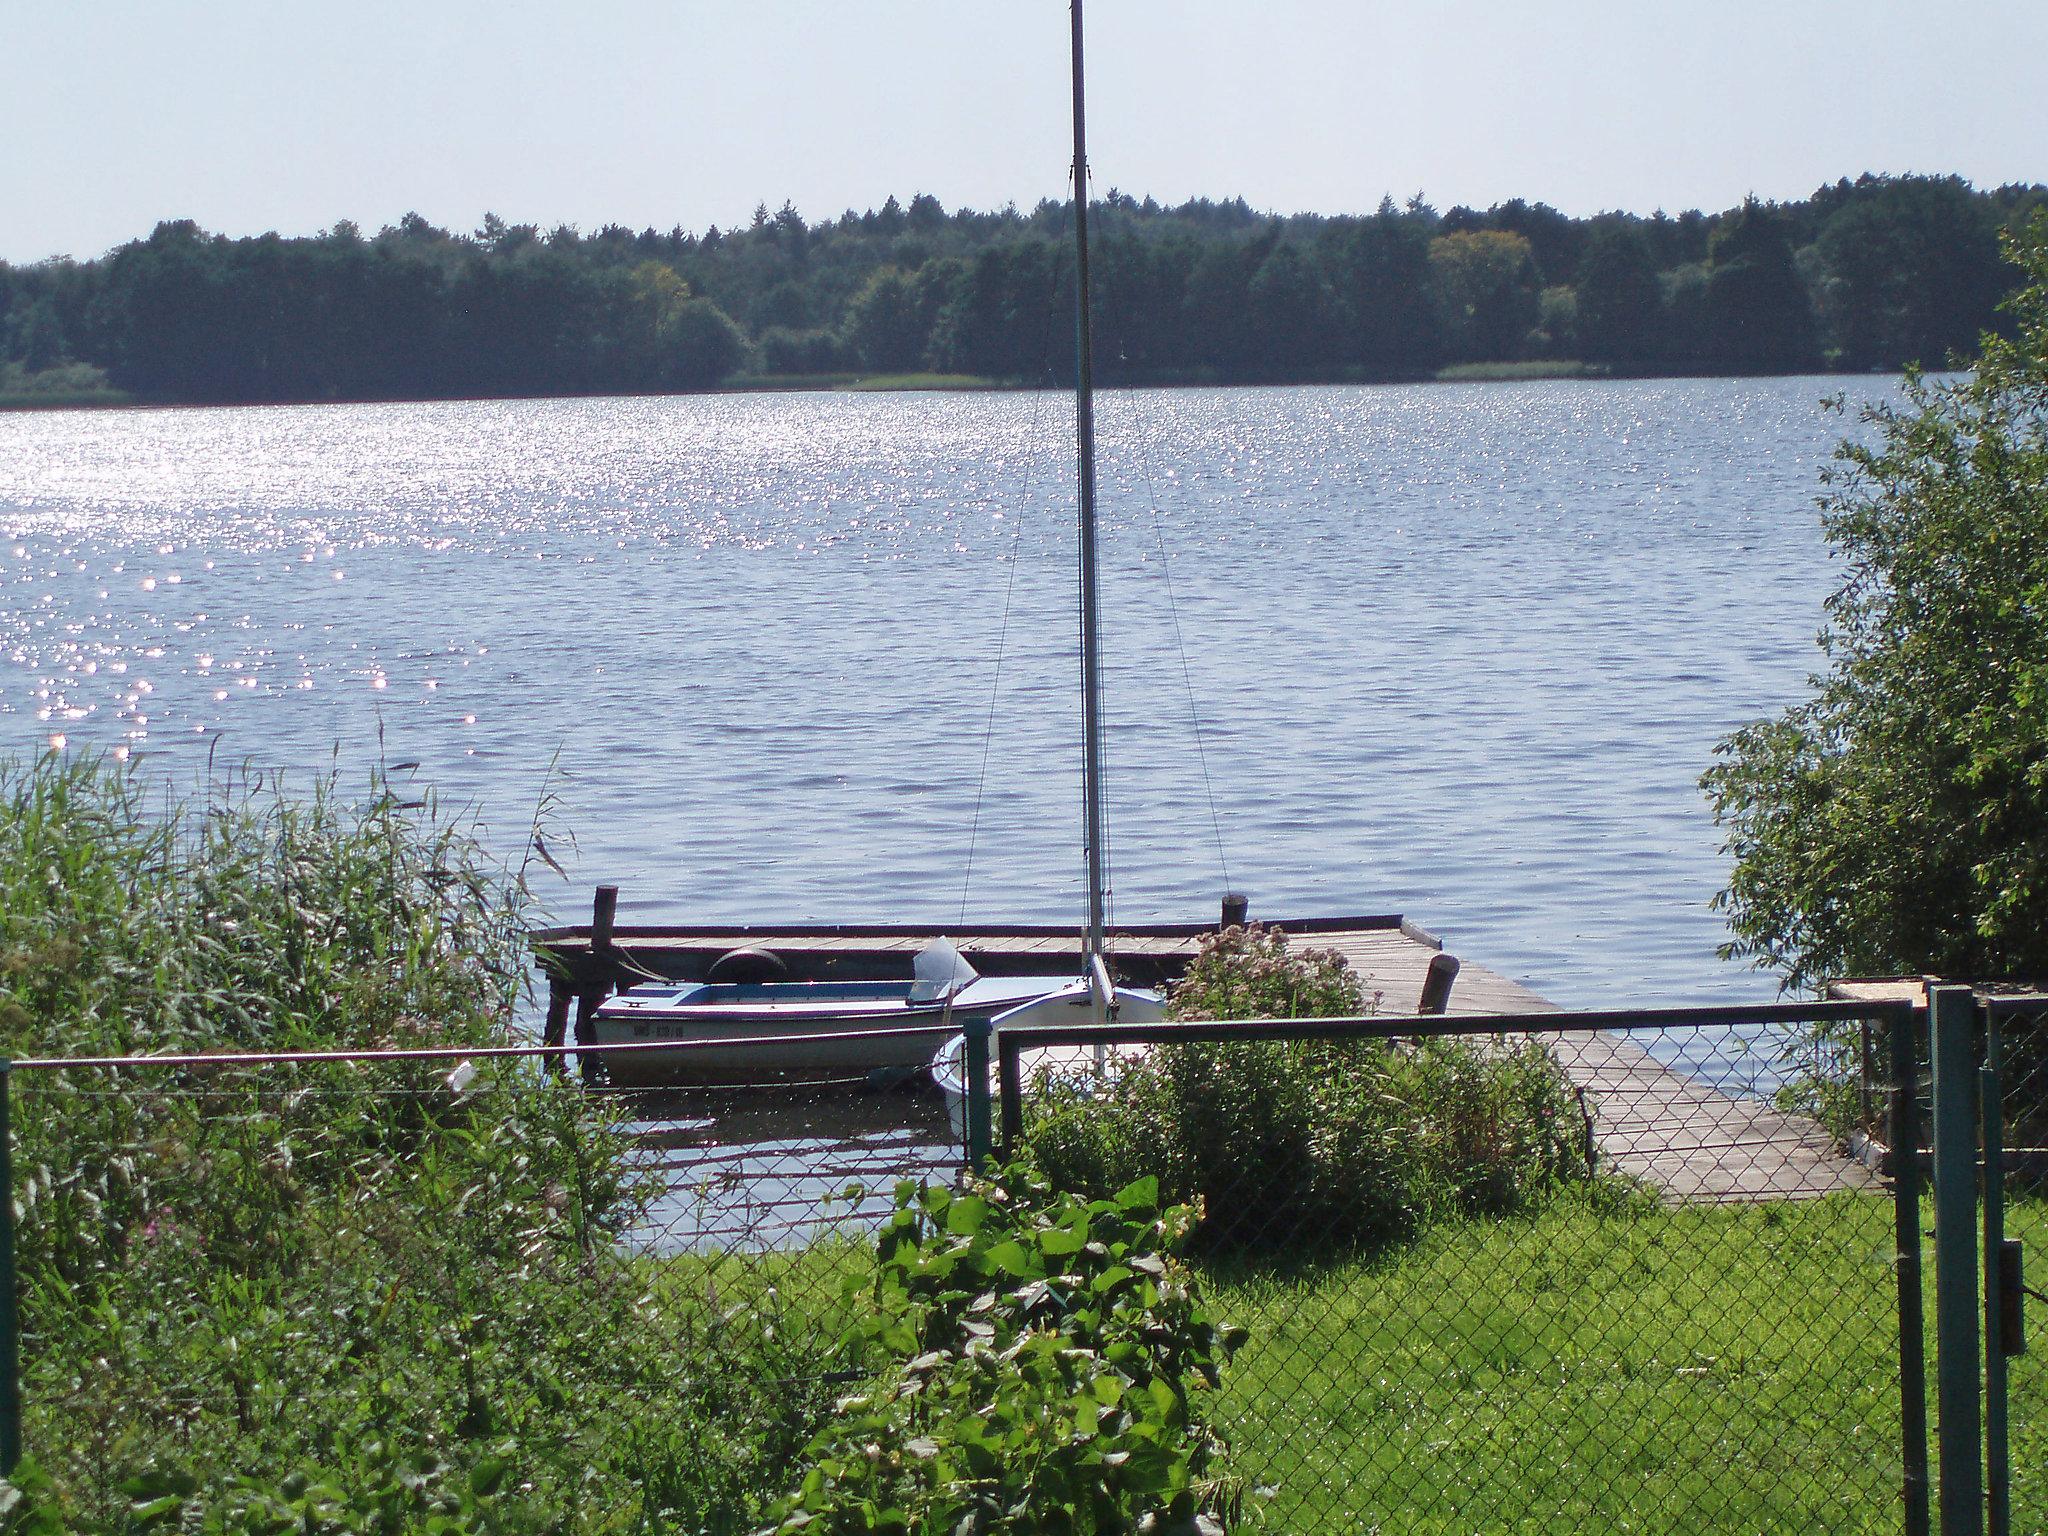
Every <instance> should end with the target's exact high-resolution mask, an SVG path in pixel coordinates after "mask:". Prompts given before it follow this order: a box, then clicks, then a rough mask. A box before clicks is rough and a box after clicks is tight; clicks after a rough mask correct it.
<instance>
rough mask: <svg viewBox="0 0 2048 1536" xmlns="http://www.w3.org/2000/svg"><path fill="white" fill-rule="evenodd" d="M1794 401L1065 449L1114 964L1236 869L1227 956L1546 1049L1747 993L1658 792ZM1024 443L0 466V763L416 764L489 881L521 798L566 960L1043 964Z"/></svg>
mask: <svg viewBox="0 0 2048 1536" xmlns="http://www.w3.org/2000/svg"><path fill="white" fill-rule="evenodd" d="M1835 387H1836V385H1835V384H1834V382H1833V381H1824V380H1818V379H1789V380H1763V381H1740V382H1735V381H1725V380H1724V381H1651V382H1564V383H1538V384H1477V385H1432V386H1420V387H1414V388H1358V389H1346V388H1319V389H1268V390H1174V391H1150V392H1133V393H1112V394H1109V395H1107V396H1105V397H1104V398H1103V400H1102V402H1101V413H1100V414H1101V430H1102V434H1103V439H1102V491H1103V524H1102V539H1103V560H1104V569H1105V576H1104V590H1105V603H1106V617H1105V627H1106V656H1107V665H1108V669H1109V689H1110V696H1109V697H1110V702H1109V731H1110V738H1109V739H1110V765H1111V776H1110V805H1111V817H1112V837H1113V854H1114V863H1115V872H1116V900H1115V909H1116V912H1117V914H1118V915H1119V916H1121V917H1125V918H1133V919H1135V918H1146V917H1160V918H1195V917H1206V916H1209V915H1210V914H1212V913H1213V912H1214V910H1215V902H1216V896H1217V893H1218V892H1219V891H1221V890H1222V889H1223V888H1224V885H1225V873H1224V863H1225V860H1227V867H1228V880H1229V883H1230V884H1232V885H1234V886H1235V887H1237V888H1239V889H1243V890H1246V891H1248V892H1250V893H1251V894H1252V897H1253V910H1254V913H1255V914H1257V913H1258V912H1262V911H1263V912H1265V913H1268V914H1276V913H1281V912H1305V911H1318V912H1347V913H1362V912H1402V913H1405V914H1407V915H1408V916H1409V917H1410V918H1412V919H1413V920H1415V921H1417V922H1419V923H1421V924H1423V925H1424V926H1425V927H1429V928H1432V929H1434V930H1436V931H1438V932H1441V933H1443V934H1444V935H1445V936H1446V938H1447V940H1448V942H1449V944H1450V947H1451V948H1453V949H1454V950H1455V951H1457V952H1459V953H1460V954H1463V955H1465V956H1467V957H1469V958H1471V959H1474V960H1478V961H1480V962H1482V963H1485V964H1487V965H1491V966H1493V967H1494V968H1496V969H1499V970H1503V971H1506V972H1508V973H1509V974H1511V975H1513V976H1515V977H1517V978H1519V979H1522V980H1525V981H1527V982H1529V983H1530V984H1532V985H1533V986H1535V987H1536V988H1537V989H1538V990H1539V991H1541V992H1543V993H1545V994H1546V995H1548V996H1550V997H1552V998H1555V999H1557V1000H1559V1001H1561V1002H1565V1003H1571V1004H1587V1005H1591V1004H1596V1003H1605V1002H1616V1003H1619V1002H1636V1001H1648V1000H1653V999H1655V1000H1665V1001H1674V1002H1677V1001H1708V1000H1719V999H1736V998H1753V997H1765V996H1768V995H1770V994H1771V992H1772V990H1773V986H1772V983H1771V982H1770V981H1769V980H1768V979H1767V978H1763V977H1759V976H1756V975H1754V974H1751V973H1748V972H1745V971H1742V970H1740V969H1738V968H1736V967H1734V966H1731V965H1728V964H1726V963H1724V962H1721V961H1719V960H1717V959H1716V958H1715V956H1714V947H1715V945H1716V944H1717V943H1718V942H1719V940H1720V938H1721V929H1720V924H1719V920H1718V918H1717V917H1716V916H1715V915H1714V914H1713V913H1712V912H1710V911H1709V908H1708V903H1709V900H1710V898H1711V897H1712V896H1713V894H1714V892H1715V891H1716V890H1717V889H1718V887H1719V885H1720V883H1721V880H1722V876H1723V872H1724V866H1723V861H1722V860H1721V858H1720V857H1719V855H1718V854H1717V852H1716V848H1717V842H1718V839H1717V835H1716V832H1715V829H1714V827H1713V824H1712V820H1711V817H1710V816H1709V814H1708V811H1707V808H1706V806H1705V804H1704V802H1703V801H1702V800H1701V798H1700V795H1699V793H1698V790H1697V788H1696V780H1697V779H1698V776H1699V774H1700V772H1701V770H1702V769H1703V768H1704V767H1706V766H1707V764H1708V763H1709V761H1710V750H1711V748H1712V746H1713V744H1714V742H1715V741H1716V740H1717V739H1718V738H1719V737H1721V736H1722V735H1724V734H1725V733H1726V732H1727V731H1728V730H1729V729H1730V728H1731V727H1733V726H1735V725H1737V724H1740V723H1741V722H1743V721H1745V720H1748V719H1751V718H1754V717H1756V716H1758V715H1760V714H1764V713H1768V712H1772V711H1774V710H1776V709H1777V708H1779V707H1782V705H1783V704H1785V703H1786V702H1788V701H1790V700H1791V699H1793V698H1794V697H1796V696H1797V695H1798V693H1799V692H1800V690H1801V689H1802V687H1803V684H1804V679H1805V677H1806V674H1807V673H1808V672H1809V671H1810V670H1812V668H1813V666H1814V665H1815V661H1816V655H1817V653H1816V652H1815V651H1814V648H1813V644H1812V636H1813V632H1814V630H1815V629H1816V627H1817V626H1818V624H1819V621H1820V616H1821V615H1820V603H1821V599H1822V598H1823V597H1824V596H1825V594H1826V592H1827V591H1828V589H1829V587H1830V585H1831V582H1832V579H1833V572H1832V571H1831V570H1830V567H1829V564H1828V560H1827V556H1826V550H1825V547H1824V545H1823V544H1822V542H1821V540H1820V537H1819V533H1818V528H1817V524H1816V518H1815V513H1814V508H1813V503H1812V498H1813V495H1814V492H1815V489H1816V473H1817V470H1818V468H1819V467H1820V465H1821V463H1822V462H1823V461H1824V460H1825V458H1826V455H1827V452H1828V450H1829V448H1830V447H1831V446H1832V444H1833V441H1834V439H1835V437H1836V436H1837V435H1838V434H1839V433H1840V432H1841V431H1842V421H1841V419H1840V418H1838V417H1833V416H1829V415H1826V414H1825V413H1823V412H1822V411H1821V410H1820V409H1819V408H1818V401H1819V399H1820V397H1821V396H1822V395H1823V394H1824V393H1827V392H1829V391H1830V390H1831V389H1833V388H1835ZM1869 387H1870V388H1876V387H1877V386H1876V385H1874V384H1873V385H1871V386H1869ZM1071 430H1072V413H1071V407H1070V406H1069V405H1068V404H1067V403H1066V402H1065V401H1064V400H1062V399H1060V398H1058V397H1056V396H1053V397H1047V396H1037V395H1024V394H1015V395H850V394H830V395H791V396H723V397H703V398H681V399H655V400H579V401H535V402H509V403H458V404H424V405H421V404H414V405H357V406H333V407H305V408H284V409H279V408H270V409H254V410H193V411H184V410H179V411H135V412H121V413H50V414H16V415H0V527H4V530H5V534H6V540H5V543H4V545H0V581H4V601H0V624H4V641H5V646H4V656H0V733H4V743H5V746H6V748H7V749H8V750H10V751H12V752H14V753H17V754H21V753H27V752H31V751H34V750H38V749H41V748H44V747H47V746H49V745H52V744H56V745H61V746H63V747H64V748H65V749H66V750H70V751H79V750H83V749H86V748H89V747H98V748H105V749H112V750H118V751H122V752H125V753H126V754H128V755H129V756H130V757H131V758H133V759H139V760H140V761H141V763H142V765H143V767H144V769H145V771H154V772H160V773H163V774H166V775H170V776H172V777H176V778H181V779H185V780H189V779H190V778H191V777H192V776H193V775H194V774H196V773H197V772H198V771H199V770H200V768H201V766H202V765H203V764H204V762H205V760H206V759H207V757H208V755H209V754H211V755H212V756H213V759H214V761H215V762H216V763H222V762H249V763H254V764H257V765H262V766H266V767H268V766H286V767H289V768H293V769H298V770H304V771H308V772H310V771H314V770H321V769H324V768H326V767H329V766H331V765H335V764H337V763H338V765H339V766H340V767H341V769H342V771H343V774H344V777H345V778H355V779H357V780H358V781H360V778H361V774H362V767H363V765H364V764H365V763H367V762H369V761H370V760H372V759H373V758H375V757H376V756H377V755H378V754H380V753H381V755H382V757H383V758H384V760H385V761H386V762H391V763H397V762H401V761H414V760H417V761H418V762H419V763H420V764H421V765H422V766H421V767H420V769H419V770H418V773H419V775H420V776H421V777H422V778H424V779H426V780H428V781H430V782H431V783H432V784H434V785H435V786H437V787H438V788H439V789H440V790H441V791H442V792H443V793H444V794H445V795H447V796H450V797H453V798H455V799H458V800H461V801H465V802H473V803H475V804H476V805H477V806H478V807H479V808H480V810H481V813H482V814H483V816H484V818H485V820H486V822H487V824H488V825H489V827H490V829H491V834H492V836H493V838H494V839H495V840H496V841H497V842H498V843H499V844H500V845H501V846H502V847H504V848H505V849H506V850H508V851H510V852H514V853H516V851H517V850H518V849H519V847H520V846H521V845H522V844H523V842H524V840H525V837H526V832H527V827H528V824H529V821H530V819H531V816H532V814H533V811H534V807H535V805H536V803H537V801H538V800H539V798H540V796H541V795H542V793H543V790H544V788H546V787H547V786H548V785H549V784H550V783H552V786H553V788H554V789H555V790H557V791H559V792H560V795H561V798H562V805H563V821H564V823H565V825H566V827H567V828H568V829H569V830H572V831H573V832H574V834H575V837H576V839H577V844H578V848H577V851H576V852H575V854H574V855H573V857H570V858H567V859H565V862H566V863H568V865H569V868H570V872H571V874H572V876H573V877H574V883H573V884H563V885H560V886H559V887H557V889H558V890H559V892H560V898H559V903H558V905H559V907H560V909H561V912H562V914H563V915H564V916H574V915H576V914H577V912H578V911H579V909H581V907H582V906H583V904H584V903H585V902H587V899H588V892H587V887H588V886H589V885H590V884H591V883H593V882H595V881H598V880H610V881H615V882H617V883H618V884H620V885H621V886H623V887H624V899H623V908H622V920H624V921H652V920H658V919H660V918H674V919H754V920H764V919H765V920H775V919H839V918H844V919H867V920H883V919H903V920H929V921H931V922H933V923H935V924H947V925H951V924H953V923H955V922H957V921H958V920H959V917H960V914H961V911H962V907H963V899H964V902H965V909H966V911H967V913H968V914H969V916H970V918H971V917H975V916H979V917H985V918H995V917H1003V918H1010V919H1019V920H1024V919H1060V918H1072V917H1074V916H1075V915H1076V913H1077V912H1078V909H1079V906H1080V901H1081V898H1080V884H1081V882H1080V851H1079V837H1078V832H1077V824H1078V820H1079V811H1078V800H1079V783H1078V767H1077V762H1078V738H1079V705H1078V698H1077V685H1076V682H1075V673H1076V660H1075V619H1074V606H1075V603H1074V586H1075V583H1074V576H1073V546H1074V541H1073V533H1072V527H1071V523H1072V510H1071V506H1072V489H1071V482H1072V470H1071V436H1070V434H1071ZM1191 698H1192V703H1193V709H1192V710H1191V707H1190V700H1191ZM992 701H993V705H994V707H993V709H991V702H992ZM1195 716H1198V717H1199V719H1200V721H1201V731H1200V734H1199V736H1198V735H1197V732H1196V731H1195V729H1194V728H1193V726H1192V724H1191V719H1192V718H1193V717H1195ZM551 764H552V765H553V768H552V773H551ZM1212 801H1213V806H1214V813H1215V814H1214V815H1213V816H1212V811H1211V806H1212ZM977 807H978V814H977ZM1219 832H1220V837H1219ZM1219 841H1220V844H1221V849H1220V853H1219ZM970 842H971V843H972V874H971V880H970V878H969V876H968V867H969V848H970Z"/></svg>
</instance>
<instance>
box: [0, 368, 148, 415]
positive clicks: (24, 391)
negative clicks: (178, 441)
mask: <svg viewBox="0 0 2048 1536" xmlns="http://www.w3.org/2000/svg"><path fill="white" fill-rule="evenodd" d="M133 402H134V396H132V395H130V394H128V393H127V392H126V391H124V390H119V389H116V388H114V386H113V385H111V384H109V383H108V382H107V376H106V374H105V373H103V372H102V371H101V370H99V369H98V368H94V367H92V366H91V365H89V364H86V363H63V364H60V365H58V366H57V367H55V368H44V369H42V370H40V371H38V372H35V373H31V372H29V371H28V370H27V369H25V368H23V367H22V366H21V365H20V364H19V363H0V411H36V410H57V409H61V408H64V407H69V406H80V405H129V404H132V403H133Z"/></svg>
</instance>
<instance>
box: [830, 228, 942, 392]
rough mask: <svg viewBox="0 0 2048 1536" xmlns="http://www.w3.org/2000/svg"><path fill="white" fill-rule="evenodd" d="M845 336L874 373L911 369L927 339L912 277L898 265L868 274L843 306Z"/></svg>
mask: <svg viewBox="0 0 2048 1536" xmlns="http://www.w3.org/2000/svg"><path fill="white" fill-rule="evenodd" d="M913 206H915V205H913ZM846 339H847V341H848V342H850V343H851V344H852V346H853V349H854V351H855V352H857V353H859V354H860V360H861V362H862V363H863V364H865V365H866V366H867V367H869V368H872V369H873V370H874V371H875V372H877V373H909V372H911V371H912V370H913V369H915V368H916V367H917V366H918V364H919V363H920V362H922V361H923V359H924V351H925V343H926V341H927V339H928V337H927V334H926V326H925V319H924V315H923V313H922V310H921V307H920V305H919V303H918V290H917V281H916V279H915V278H913V277H911V276H910V275H909V274H908V273H906V272H904V271H903V270H902V269H901V268H898V267H883V268H881V269H880V270H879V271H877V272H875V273H874V274H873V275H872V276H871V277H869V278H868V280H867V282H866V283H864V284H863V285H862V286H861V290H860V292H858V293H856V294H855V295H854V296H853V299H852V302H850V303H849V304H848V305H847V306H846Z"/></svg>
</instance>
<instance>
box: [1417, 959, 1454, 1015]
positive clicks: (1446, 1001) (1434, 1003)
mask: <svg viewBox="0 0 2048 1536" xmlns="http://www.w3.org/2000/svg"><path fill="white" fill-rule="evenodd" d="M1457 979H1458V957H1457V956H1456V955H1447V954H1445V953H1444V952H1443V951H1442V950H1438V951H1437V952H1436V953H1435V954H1433V955H1431V956H1430V957H1429V969H1428V970H1427V971H1425V972H1423V975H1422V1000H1421V1001H1420V1002H1418V1003H1417V1004H1416V1005H1415V1011H1416V1012H1417V1013H1442V1012H1443V1011H1444V1010H1445V1009H1446V1008H1448V1007H1450V1006H1451V983H1452V982H1454V981H1456V980H1457Z"/></svg>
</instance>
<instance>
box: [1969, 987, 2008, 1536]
mask: <svg viewBox="0 0 2048 1536" xmlns="http://www.w3.org/2000/svg"><path fill="white" fill-rule="evenodd" d="M1999 1044H2000V1043H1999V1038H1998V1015H1997V1014H1996V1013H1995V1012H1993V1011H1992V1010H1991V1009H1989V1008H1987V1009H1985V1010H1984V1068H1983V1072H1982V1073H1981V1075H1980V1076H1979V1079H1978V1088H1977V1096H1978V1100H1979V1102H1980V1103H1981V1105H1982V1106H1983V1111H1982V1112H1983V1119H1984V1492H1985V1524H1986V1529H1987V1530H1988V1531H1989V1532H1990V1536H2006V1533H2007V1532H2009V1531H2010V1530H2011V1529H2012V1467H2011V1462H2010V1447H2009V1446H2008V1444H2007V1437H2006V1379H2005V1378H2006V1366H2005V1356H2006V1340H2005V1337H2004V1327H2003V1323H2004V1313H2005V1306H2004V1297H2003V1295H2002V1294H2001V1284H2000V1282H2001V1280H2002V1278H2003V1277H2002V1276H2001V1274H2000V1269H2001V1265H2000V1263H1999V1256H2000V1251H2001V1250H2002V1249H2003V1248H2004V1247H2005V1105H2004V1104H2003V1103H2002V1102H2001V1099H2000V1084H1999V1080H1998V1079H1999V1068H2000V1066H2001V1065H2002V1063H2001V1062H2000V1060H1999V1056H2000V1054H2001V1053H2000V1048H1999Z"/></svg>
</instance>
